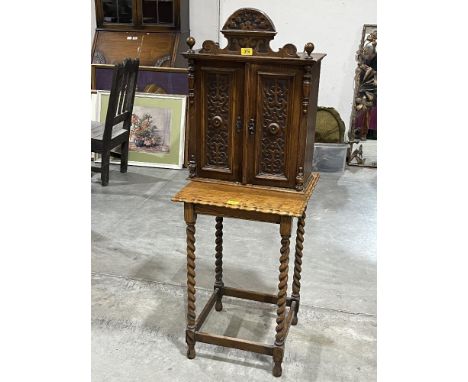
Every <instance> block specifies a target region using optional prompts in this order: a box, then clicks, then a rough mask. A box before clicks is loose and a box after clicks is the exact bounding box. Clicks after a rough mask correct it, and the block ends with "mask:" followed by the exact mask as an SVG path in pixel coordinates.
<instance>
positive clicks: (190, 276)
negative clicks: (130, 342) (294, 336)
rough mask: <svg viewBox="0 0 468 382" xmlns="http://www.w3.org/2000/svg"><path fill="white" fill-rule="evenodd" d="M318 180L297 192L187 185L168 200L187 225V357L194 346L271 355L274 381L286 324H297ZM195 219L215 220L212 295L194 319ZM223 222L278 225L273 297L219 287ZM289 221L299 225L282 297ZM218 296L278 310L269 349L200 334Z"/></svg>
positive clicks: (218, 301) (192, 353)
mask: <svg viewBox="0 0 468 382" xmlns="http://www.w3.org/2000/svg"><path fill="white" fill-rule="evenodd" d="M318 179H319V174H313V177H312V180H311V182H310V183H309V184H308V186H307V188H306V190H304V192H300V193H299V192H297V191H289V190H280V189H262V188H258V187H251V186H243V185H236V184H220V183H209V182H202V181H192V182H190V183H189V184H188V185H187V186H185V187H184V188H183V189H182V190H181V191H180V192H179V193H178V194H177V195H175V196H174V198H173V199H172V200H173V201H175V202H184V218H185V222H186V224H187V228H186V232H187V296H188V309H187V330H186V342H187V345H188V351H187V357H188V358H190V359H193V358H195V343H196V342H197V341H199V342H204V343H208V344H214V345H219V346H225V347H231V348H236V349H240V350H246V351H251V352H255V353H261V354H267V355H270V356H273V361H274V367H273V375H274V376H275V377H279V376H281V373H282V368H281V364H282V361H283V355H284V344H285V341H286V338H287V335H288V331H289V327H290V326H291V325H296V324H297V319H298V317H297V315H298V312H299V303H300V287H301V284H300V279H301V270H302V268H301V266H302V250H303V242H304V226H305V217H306V214H305V211H306V208H307V202H308V200H309V198H310V196H311V195H312V192H313V189H314V188H315V185H316V183H317V181H318ZM198 214H205V215H212V216H215V217H216V241H215V243H216V248H215V250H216V255H215V257H216V261H215V283H214V292H213V294H212V295H211V297H210V299H209V300H208V302H207V304H206V305H205V307H204V308H203V310H202V311H201V313H200V314H199V316H198V318H197V317H196V313H195V223H196V220H197V215H198ZM223 217H231V218H238V219H247V220H255V221H262V222H268V223H276V224H279V225H280V234H281V248H280V266H279V284H278V294H277V295H270V294H266V293H259V292H254V291H249V290H243V289H237V288H231V287H228V286H225V285H224V283H223V268H222V265H223V261H222V258H223ZM293 217H297V218H298V223H297V235H296V247H295V261H294V276H293V283H292V294H291V296H290V297H287V286H288V269H289V266H288V263H289V239H290V237H291V229H292V219H293ZM223 296H231V297H237V298H241V299H246V300H253V301H258V302H265V303H270V304H275V305H277V318H276V324H277V325H276V335H275V341H274V344H273V345H265V344H261V343H257V342H252V341H247V340H242V339H238V338H233V337H226V336H219V335H214V334H210V333H206V332H202V331H200V329H201V327H202V325H203V323H204V322H205V320H206V318H207V316H208V314H209V312H210V311H211V309H212V308H213V306H214V307H215V310H216V311H218V312H219V311H221V310H222V308H223V304H222V297H223ZM287 307H289V310H287Z"/></svg>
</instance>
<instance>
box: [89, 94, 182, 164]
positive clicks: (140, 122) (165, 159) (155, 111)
mask: <svg viewBox="0 0 468 382" xmlns="http://www.w3.org/2000/svg"><path fill="white" fill-rule="evenodd" d="M97 94H98V106H97V110H98V112H99V118H98V120H99V121H100V122H104V121H105V118H106V113H107V107H108V104H109V92H108V91H98V92H97ZM185 111H186V96H185V95H169V94H149V93H138V92H137V93H136V95H135V102H134V104H133V111H132V120H131V126H130V139H129V152H128V164H129V165H134V166H150V167H163V168H174V169H180V168H182V166H183V164H184V149H185V139H184V138H185ZM111 163H113V162H111Z"/></svg>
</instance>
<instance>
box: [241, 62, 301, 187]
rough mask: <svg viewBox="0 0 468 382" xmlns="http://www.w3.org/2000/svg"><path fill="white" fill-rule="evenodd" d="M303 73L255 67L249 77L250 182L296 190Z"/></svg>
mask: <svg viewBox="0 0 468 382" xmlns="http://www.w3.org/2000/svg"><path fill="white" fill-rule="evenodd" d="M302 73H303V72H302V71H301V70H300V69H297V70H296V69H294V68H291V67H290V66H287V67H286V66H284V67H281V66H267V65H252V67H251V70H250V73H249V77H250V78H251V80H250V85H251V88H250V91H249V93H250V94H249V102H248V104H249V108H248V112H247V114H248V115H247V118H248V121H247V130H248V134H247V140H248V152H249V155H248V156H249V160H248V165H247V167H245V166H244V169H245V171H246V172H247V183H251V184H258V185H265V186H276V187H294V184H295V181H296V180H295V178H296V161H297V155H296V152H295V151H296V150H297V144H298V130H299V124H300V102H297V100H298V99H299V100H300V99H301V97H300V96H301V93H300V90H301V86H302V85H301V84H302Z"/></svg>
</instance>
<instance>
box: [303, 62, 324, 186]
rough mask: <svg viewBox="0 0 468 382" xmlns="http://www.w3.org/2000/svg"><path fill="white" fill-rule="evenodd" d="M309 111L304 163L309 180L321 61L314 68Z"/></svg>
mask: <svg viewBox="0 0 468 382" xmlns="http://www.w3.org/2000/svg"><path fill="white" fill-rule="evenodd" d="M311 77H312V79H311V84H310V85H311V86H310V96H309V109H308V116H307V138H306V153H305V161H304V179H309V175H310V173H311V172H312V160H313V158H314V143H315V123H316V118H317V99H318V91H319V82H320V61H319V62H317V63H316V64H315V65H313V66H312V73H311Z"/></svg>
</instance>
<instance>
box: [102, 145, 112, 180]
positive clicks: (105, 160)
mask: <svg viewBox="0 0 468 382" xmlns="http://www.w3.org/2000/svg"><path fill="white" fill-rule="evenodd" d="M109 162H110V152H109V151H103V153H102V160H101V184H102V185H103V186H107V185H108V184H109Z"/></svg>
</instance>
